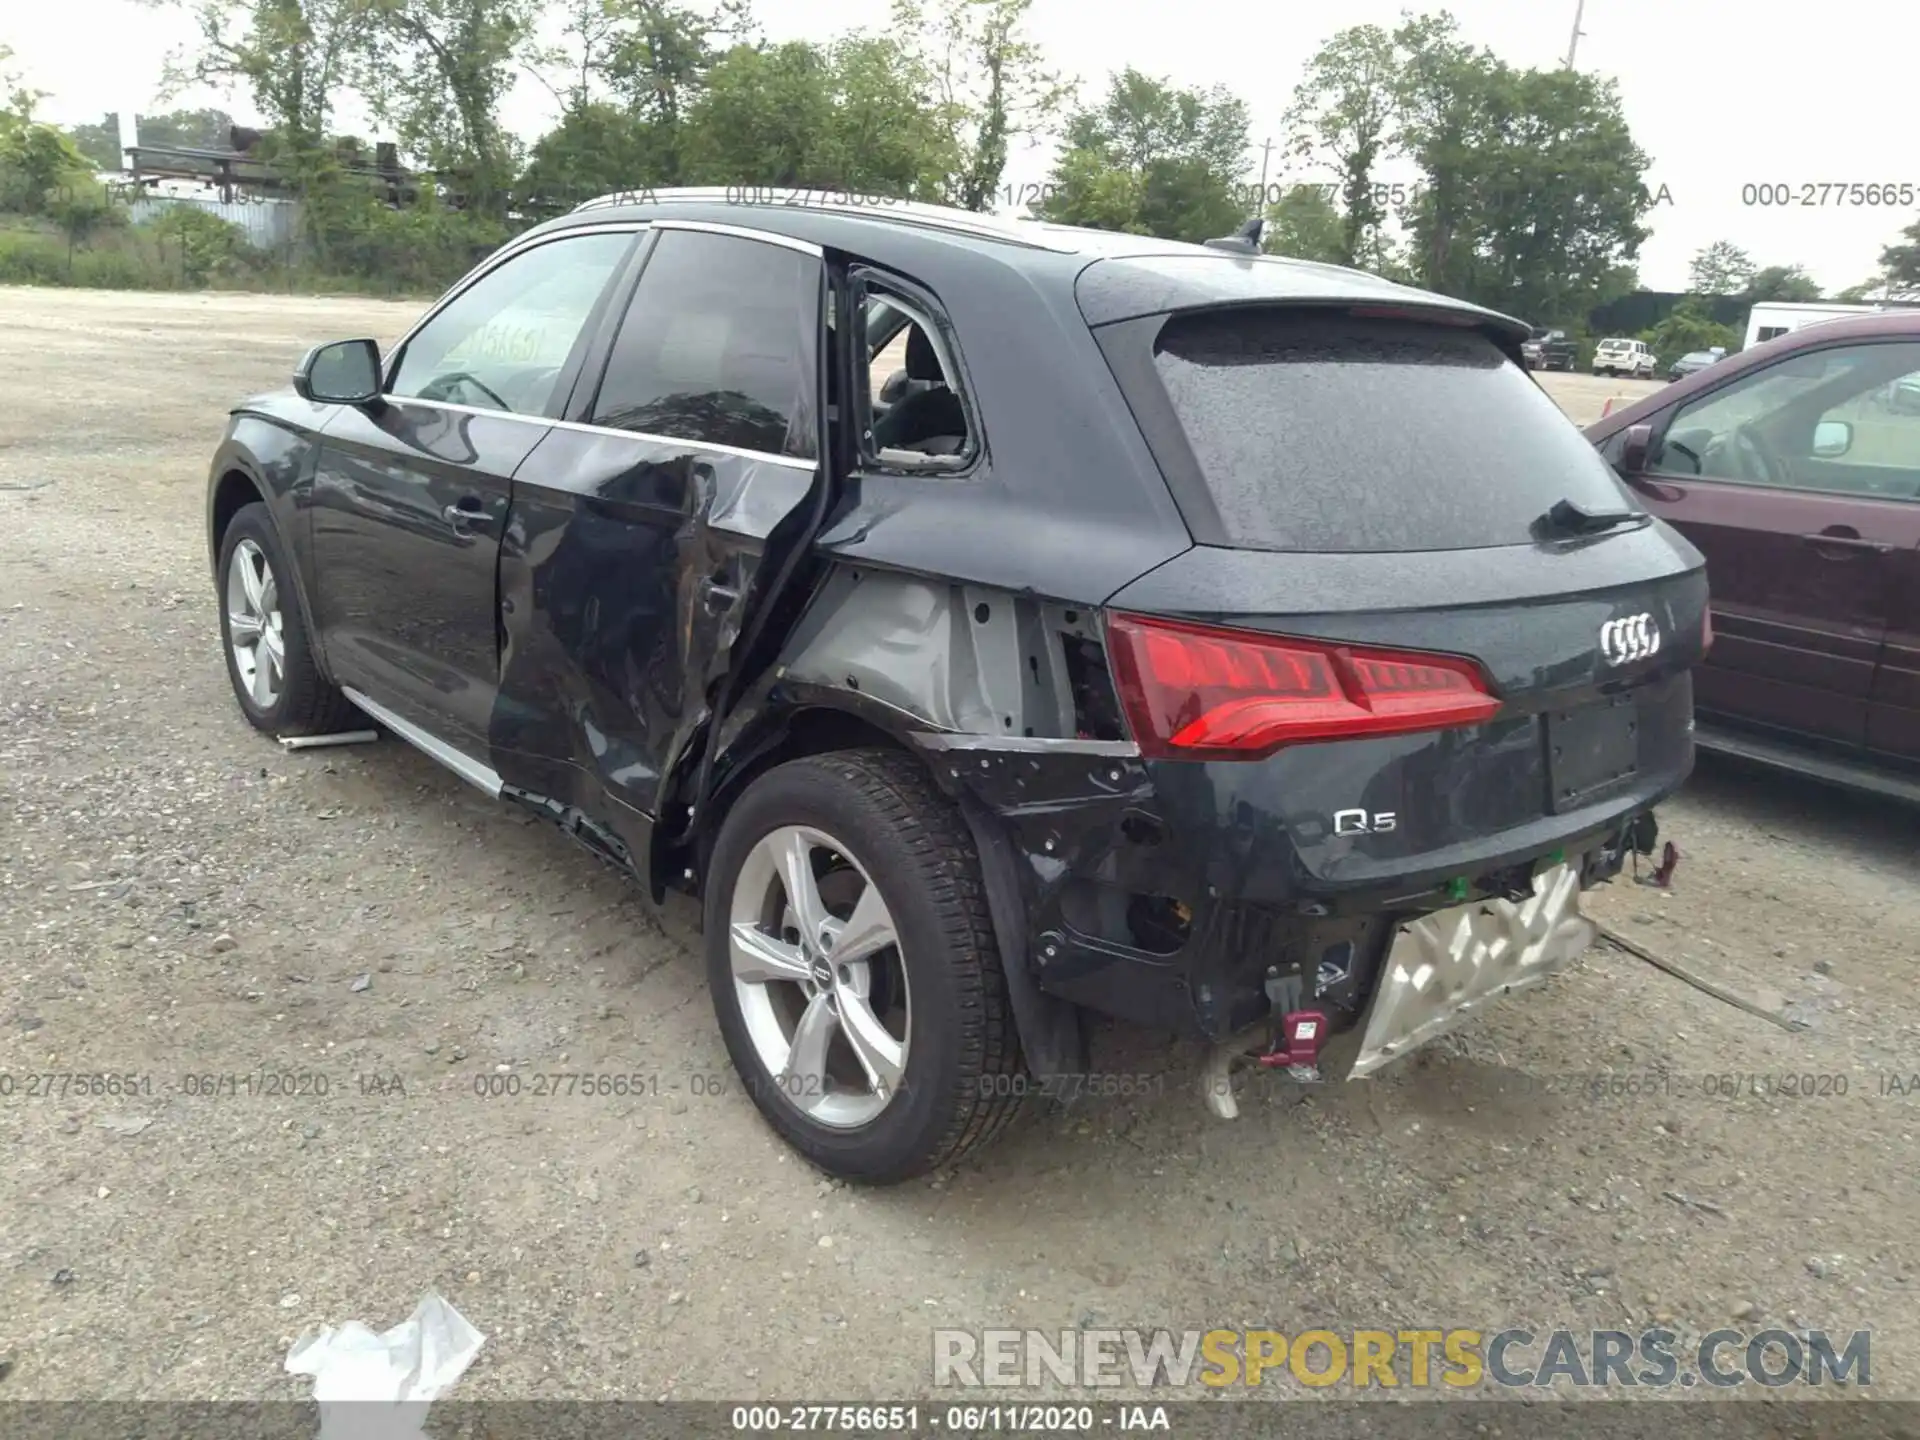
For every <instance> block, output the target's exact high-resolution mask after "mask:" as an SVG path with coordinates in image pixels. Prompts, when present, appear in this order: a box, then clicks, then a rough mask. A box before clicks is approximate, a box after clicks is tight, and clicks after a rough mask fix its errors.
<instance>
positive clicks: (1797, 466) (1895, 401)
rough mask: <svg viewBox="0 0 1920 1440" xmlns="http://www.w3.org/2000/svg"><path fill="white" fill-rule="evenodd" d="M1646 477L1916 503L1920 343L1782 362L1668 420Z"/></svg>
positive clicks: (1840, 348)
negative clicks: (1652, 473)
mask: <svg viewBox="0 0 1920 1440" xmlns="http://www.w3.org/2000/svg"><path fill="white" fill-rule="evenodd" d="M1649 468H1650V469H1652V470H1654V471H1656V472H1658V473H1661V474H1667V475H1675V476H1684V477H1686V478H1689V479H1702V480H1724V481H1729V482H1732V483H1734V484H1741V485H1766V486H1773V487H1777V488H1781V489H1792V490H1817V491H1825V492H1831V493H1836V494H1858V495H1871V496H1877V497H1882V498H1887V499H1903V500H1912V499H1920V343H1914V342H1901V343H1880V344H1861V345H1836V346H1829V347H1827V348H1824V349H1820V350H1813V351H1808V352H1804V353H1802V354H1798V355H1788V356H1786V357H1785V358H1783V359H1781V360H1779V361H1777V362H1776V363H1774V364H1772V365H1769V366H1767V367H1765V368H1764V369H1762V370H1758V371H1755V372H1754V373H1753V374H1751V375H1744V376H1742V377H1741V378H1740V379H1738V380H1736V381H1734V382H1733V383H1731V384H1729V385H1726V386H1723V387H1721V388H1720V389H1717V390H1715V391H1713V392H1712V393H1711V394H1708V395H1703V396H1701V397H1700V398H1699V399H1698V400H1694V401H1691V402H1689V403H1688V404H1686V405H1683V406H1682V407H1680V409H1679V410H1677V411H1676V412H1675V413H1674V417H1673V420H1672V421H1671V422H1670V423H1669V424H1668V426H1667V428H1666V432H1665V435H1664V436H1663V437H1662V441H1661V447H1660V452H1659V454H1658V455H1656V456H1654V457H1653V460H1652V462H1651V464H1650V466H1649Z"/></svg>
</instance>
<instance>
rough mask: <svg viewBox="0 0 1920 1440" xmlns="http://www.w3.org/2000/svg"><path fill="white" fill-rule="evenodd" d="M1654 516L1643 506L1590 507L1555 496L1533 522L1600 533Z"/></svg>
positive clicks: (1564, 531)
mask: <svg viewBox="0 0 1920 1440" xmlns="http://www.w3.org/2000/svg"><path fill="white" fill-rule="evenodd" d="M1652 519H1653V517H1652V516H1651V515H1649V514H1648V513H1647V512H1646V511H1644V510H1589V509H1587V508H1586V507H1585V506H1584V505H1580V504H1577V503H1575V502H1574V501H1572V500H1556V501H1554V502H1553V504H1552V506H1551V507H1550V508H1549V509H1548V510H1547V513H1546V514H1544V515H1542V516H1541V517H1540V518H1539V519H1538V520H1536V521H1535V522H1534V524H1536V525H1538V526H1540V527H1541V528H1542V529H1545V530H1547V531H1549V532H1551V533H1554V534H1558V535H1598V534H1601V533H1602V532H1603V531H1607V530H1616V529H1618V528H1619V527H1620V526H1622V525H1643V524H1646V523H1647V522H1648V521H1650V520H1652Z"/></svg>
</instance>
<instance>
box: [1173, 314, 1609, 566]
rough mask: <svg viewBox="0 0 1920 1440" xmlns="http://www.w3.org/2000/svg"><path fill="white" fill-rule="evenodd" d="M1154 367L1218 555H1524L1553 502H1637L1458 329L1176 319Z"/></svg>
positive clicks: (1337, 321)
mask: <svg viewBox="0 0 1920 1440" xmlns="http://www.w3.org/2000/svg"><path fill="white" fill-rule="evenodd" d="M1154 365H1155V368H1156V369H1157V370H1158V372H1159V376H1160V382H1161V384H1162V385H1163V386H1164V387H1165V389H1166V392H1167V396H1168V398H1169V399H1170V400H1171V402H1172V404H1173V409H1174V413H1175V415H1176V416H1177V417H1178V419H1179V422H1180V426H1181V429H1182V430H1183V431H1184V432H1185V434H1186V437H1187V442H1188V445H1189V446H1190V447H1191V449H1192V451H1193V455H1194V459H1195V460H1196V461H1197V462H1198V465H1199V469H1200V475H1201V479H1202V481H1203V482H1204V484H1205V486H1206V488H1207V490H1208V492H1209V493H1210V495H1211V496H1212V498H1213V501H1214V504H1215V506H1216V508H1217V509H1218V510H1219V512H1220V518H1221V520H1222V522H1223V524H1224V526H1225V530H1226V537H1225V538H1226V541H1227V543H1228V544H1231V545H1236V546H1241V547H1244V548H1247V549H1255V550H1312V551H1382V550H1468V549H1476V548H1480V547H1485V546H1495V545H1524V544H1528V543H1531V541H1532V540H1533V538H1534V535H1533V530H1532V526H1533V523H1534V521H1535V520H1536V519H1537V518H1538V517H1539V516H1540V515H1542V514H1543V513H1544V512H1545V511H1546V510H1547V509H1549V508H1550V507H1551V506H1552V505H1553V503H1554V502H1555V501H1557V500H1562V499H1566V500H1572V501H1573V502H1574V503H1575V504H1577V505H1581V506H1583V507H1586V508H1590V509H1610V510H1617V509H1621V508H1630V509H1635V510H1637V509H1640V508H1642V507H1640V506H1639V505H1637V504H1635V503H1634V502H1633V501H1632V499H1631V498H1630V496H1629V493H1628V492H1627V490H1626V487H1625V486H1623V485H1622V484H1620V483H1619V482H1618V481H1617V480H1616V479H1615V478H1614V475H1613V472H1612V471H1611V470H1610V469H1609V468H1608V467H1607V465H1606V464H1605V462H1603V461H1602V460H1601V459H1600V458H1599V456H1598V455H1597V454H1596V453H1595V451H1594V449H1593V447H1592V446H1591V445H1589V444H1588V443H1587V441H1586V439H1585V438H1584V437H1583V436H1582V435H1581V434H1580V432H1579V431H1578V430H1576V429H1575V428H1574V426H1573V424H1572V422H1571V421H1569V420H1568V419H1567V418H1566V416H1565V415H1563V414H1562V413H1561V411H1560V408H1559V407H1558V406H1557V405H1555V404H1554V403H1553V401H1552V400H1550V399H1548V398H1547V396H1546V395H1545V394H1544V393H1543V392H1542V391H1541V390H1540V388H1539V386H1537V385H1535V384H1534V382H1533V381H1532V379H1531V378H1530V377H1529V376H1528V375H1527V372H1526V371H1525V370H1523V369H1521V368H1520V367H1519V366H1517V365H1515V364H1513V363H1512V362H1511V361H1509V360H1508V359H1507V358H1506V357H1505V356H1504V355H1503V354H1501V352H1500V351H1499V349H1497V348H1496V347H1495V345H1494V344H1493V342H1492V341H1491V340H1489V339H1487V338H1486V337H1485V336H1483V335H1480V334H1478V333H1476V332H1473V331H1468V330H1457V329H1451V328H1447V327H1443V326H1437V325H1425V324H1419V323H1417V322H1408V321H1399V320H1372V319H1356V318H1353V317H1350V316H1347V315H1344V314H1340V315H1333V314H1325V315H1314V314H1304V313H1302V312H1299V311H1284V310H1239V311H1214V312H1207V313H1205V314H1198V315H1187V316H1180V315H1176V316H1175V317H1174V318H1173V319H1171V320H1169V321H1168V322H1167V324H1166V325H1165V326H1163V327H1162V328H1161V331H1160V336H1159V340H1158V342H1157V344H1156V346H1155V351H1154Z"/></svg>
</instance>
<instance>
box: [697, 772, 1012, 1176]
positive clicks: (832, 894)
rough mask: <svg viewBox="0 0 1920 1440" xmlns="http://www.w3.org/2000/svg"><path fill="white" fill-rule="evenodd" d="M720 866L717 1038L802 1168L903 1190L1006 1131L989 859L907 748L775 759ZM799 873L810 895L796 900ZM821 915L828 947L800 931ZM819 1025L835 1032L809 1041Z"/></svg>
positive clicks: (716, 864)
mask: <svg viewBox="0 0 1920 1440" xmlns="http://www.w3.org/2000/svg"><path fill="white" fill-rule="evenodd" d="M801 866H804V867H805V872H804V873H803V872H802V871H801V870H800V869H799V868H798V867H801ZM788 876H799V877H800V878H799V879H798V880H797V882H794V883H790V882H789V880H788ZM708 877H709V878H708V884H707V886H706V907H705V920H706V924H705V930H706V946H707V979H708V985H709V987H710V988H711V990H712V992H713V1008H714V1015H715V1018H716V1019H717V1020H718V1021H719V1025H720V1033H721V1037H722V1038H723V1039H724V1040H725V1042H726V1046H727V1053H728V1055H729V1056H730V1057H731V1058H732V1060H733V1065H734V1069H735V1070H736V1071H737V1072H738V1074H739V1076H740V1078H741V1080H742V1082H743V1083H744V1084H745V1086H746V1089H747V1093H748V1094H749V1095H750V1096H751V1097H752V1099H753V1102H754V1104H755V1105H756V1106H758V1107H759V1110H760V1113H761V1114H762V1115H763V1116H764V1117H766V1120H767V1122H768V1123H769V1124H771V1125H772V1126H773V1128H774V1129H775V1130H777V1131H778V1132H779V1133H780V1135H781V1136H782V1138H784V1139H785V1140H786V1141H787V1143H788V1144H790V1145H791V1146H793V1148H794V1149H796V1150H798V1151H799V1152H800V1153H801V1154H802V1155H803V1156H805V1157H806V1159H807V1160H808V1161H809V1162H811V1163H812V1164H814V1165H816V1166H818V1167H819V1168H820V1169H822V1170H824V1171H826V1172H827V1173H828V1174H831V1175H835V1176H838V1177H840V1178H842V1179H846V1180H851V1181H856V1182H861V1183H866V1184H875V1185H888V1184H894V1183H897V1182H899V1181H902V1180H907V1179H911V1178H912V1177H914V1176H916V1175H920V1174H924V1173H925V1172H927V1171H928V1170H932V1169H935V1168H937V1167H939V1166H942V1165H947V1164H951V1163H952V1162H954V1161H956V1160H958V1159H959V1158H960V1157H961V1156H963V1155H965V1154H966V1153H967V1152H969V1151H971V1150H973V1149H974V1148H976V1147H977V1146H979V1145H981V1144H983V1143H984V1142H986V1141H988V1140H990V1139H992V1138H993V1137H995V1136H996V1135H998V1134H999V1133H1000V1132H1001V1131H1002V1130H1003V1129H1005V1128H1006V1125H1007V1123H1008V1121H1009V1120H1011V1119H1012V1117H1013V1115H1014V1113H1015V1111H1016V1110H1017V1109H1018V1108H1019V1104H1020V1099H1021V1096H1022V1095H1023V1094H1024V1092H1025V1089H1026V1085H1025V1071H1024V1066H1023V1064H1022V1061H1021V1055H1020V1042H1019V1036H1018V1032H1017V1031H1016V1029H1015V1027H1014V1021H1013V1013H1012V1009H1011V1007H1010V1005H1009V1003H1008V1000H1007V992H1006V976H1005V974H1004V973H1003V972H1002V969H1001V960H1000V955H999V949H998V946H997V945H996V944H995V940H994V932H993V924H992V920H991V918H990V916H989V914H988V910H987V901H986V891H985V887H984V885H983V884H982V881H981V878H980V862H979V859H978V857H977V855H976V853H975V851H974V847H973V840H972V837H971V835H970V834H969V832H968V830H967V826H966V823H965V822H964V821H963V820H962V819H961V817H960V815H959V813H958V811H957V810H956V809H955V808H954V806H953V805H952V804H951V802H949V801H948V800H947V799H946V797H945V796H943V795H941V794H940V792H939V791H938V790H936V789H935V788H934V786H933V784H932V782H931V781H930V780H929V779H928V777H927V775H926V773H925V772H924V771H923V770H922V769H921V768H920V766H919V765H918V764H917V763H916V762H915V761H914V760H913V759H912V758H911V757H909V756H906V755H903V754H900V753H897V752H895V751H889V750H850V751H843V752H839V753H836V754H831V755H821V756H815V757H811V758H808V759H803V760H793V761H789V762H788V763H786V764H784V765H780V766H778V767H776V768H775V769H773V770H770V771H768V772H767V773H766V774H765V775H762V776H761V777H760V778H759V779H757V780H755V781H754V782H753V784H752V785H751V786H749V787H748V789H747V791H746V792H745V794H743V795H742V796H741V797H740V799H739V801H738V802H737V803H736V804H735V805H734V807H733V809H732V810H731V811H730V812H729V814H728V815H727V818H726V821H725V822H724V824H723V825H722V826H721V829H720V835H719V839H718V841H717V843H716V844H715V846H714V851H713V860H712V864H711V866H710V868H709V870H708ZM795 883H797V884H798V886H799V887H800V888H801V890H802V891H805V890H806V889H807V888H808V887H811V888H812V891H813V895H812V896H808V895H806V894H803V895H802V896H801V900H800V903H798V904H796V903H795V898H794V886H795ZM869 891H872V892H873V894H872V895H869V893H868V892H869ZM875 896H877V900H876V899H875V898H874V897H875ZM816 897H817V900H818V906H819V908H818V910H814V909H813V906H814V899H815V898H816ZM810 910H812V911H813V913H814V917H815V918H814V920H813V926H814V927H815V928H817V929H818V930H819V931H820V932H821V933H822V934H830V940H829V942H828V943H823V944H808V943H802V942H803V936H804V935H805V933H806V927H807V925H808V912H809V911H810ZM863 917H865V918H863ZM875 917H884V918H885V927H884V928H883V927H881V926H880V925H879V923H878V921H877V919H876V918H875ZM882 935H884V936H886V937H887V938H886V939H885V940H884V941H882V942H881V943H879V944H877V946H870V947H869V948H866V949H862V948H861V947H862V946H863V945H866V944H868V942H870V941H871V940H872V939H873V937H876V936H882ZM835 947H837V949H836V948H835ZM852 955H857V956H858V957H859V958H856V959H854V960H853V962H852V968H853V970H854V972H855V973H854V974H853V976H852V977H851V979H850V978H849V975H848V970H849V967H848V965H847V964H846V963H844V961H845V957H847V956H852ZM822 1012H824V1014H823V1013H822ZM828 1016H830V1017H831V1019H829V1018H827V1017H828ZM810 1017H814V1018H810ZM843 1017H844V1018H843ZM816 1019H817V1025H816ZM876 1019H877V1020H878V1023H879V1026H880V1028H879V1029H875V1028H874V1022H875V1021H876ZM810 1025H814V1026H816V1029H812V1030H810V1029H807V1027H808V1026H810ZM818 1027H825V1028H826V1029H827V1031H828V1035H829V1038H827V1039H826V1040H824V1041H817V1042H815V1044H809V1043H807V1042H803V1040H802V1039H801V1037H802V1034H803V1031H804V1032H805V1033H806V1034H808V1035H813V1034H815V1033H817V1028H818ZM816 1044H817V1063H815V1062H814V1061H813V1059H812V1057H813V1056H814V1055H815V1054H816V1048H815V1045H816ZM803 1049H806V1050H807V1051H808V1056H809V1058H808V1059H802V1058H800V1057H801V1052H802V1050H803ZM882 1076H888V1077H897V1078H890V1079H886V1080H884V1081H883V1080H882V1079H881V1078H880V1077H882Z"/></svg>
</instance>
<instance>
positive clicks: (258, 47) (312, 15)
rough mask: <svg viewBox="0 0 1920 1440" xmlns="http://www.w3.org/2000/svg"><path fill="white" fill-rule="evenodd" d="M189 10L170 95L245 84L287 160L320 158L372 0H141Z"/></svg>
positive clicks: (167, 87) (173, 62)
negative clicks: (190, 31)
mask: <svg viewBox="0 0 1920 1440" xmlns="http://www.w3.org/2000/svg"><path fill="white" fill-rule="evenodd" d="M143 3H145V4H148V5H149V6H152V7H155V8H172V9H183V10H185V11H186V12H187V14H188V15H189V16H190V18H191V20H192V22H193V26H194V30H195V32H196V39H195V41H194V42H193V43H192V44H191V45H189V46H187V47H185V48H184V49H182V50H181V51H179V52H176V53H175V54H174V55H173V56H171V57H169V59H168V61H167V65H166V70H165V80H164V82H163V92H164V93H177V92H179V91H181V90H184V89H187V88H189V87H192V86H195V85H215V86H225V85H229V84H238V85H241V86H243V87H244V88H245V90H246V92H247V94H248V95H249V97H250V98H251V99H252V101H253V103H254V108H255V109H257V110H258V111H259V112H260V114H261V115H262V116H263V117H264V118H265V120H266V123H267V128H268V129H269V130H271V131H273V132H274V134H275V137H276V140H277V142H278V150H279V155H278V159H279V160H280V163H282V164H288V165H293V164H297V163H299V162H303V161H304V162H308V163H317V162H316V161H315V160H314V157H316V156H318V155H319V154H320V153H321V151H322V150H323V148H324V137H325V135H326V133H327V122H328V120H329V119H330V117H331V115H332V113H333V105H334V102H335V100H336V99H337V98H338V96H339V94H340V91H341V89H342V87H343V86H344V85H345V84H346V82H347V80H348V72H349V68H350V66H351V63H352V61H353V60H354V59H355V58H356V56H357V55H358V54H359V53H360V51H361V49H362V47H363V46H364V45H365V43H366V40H367V38H368V35H369V29H370V19H371V7H372V0H143Z"/></svg>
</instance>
